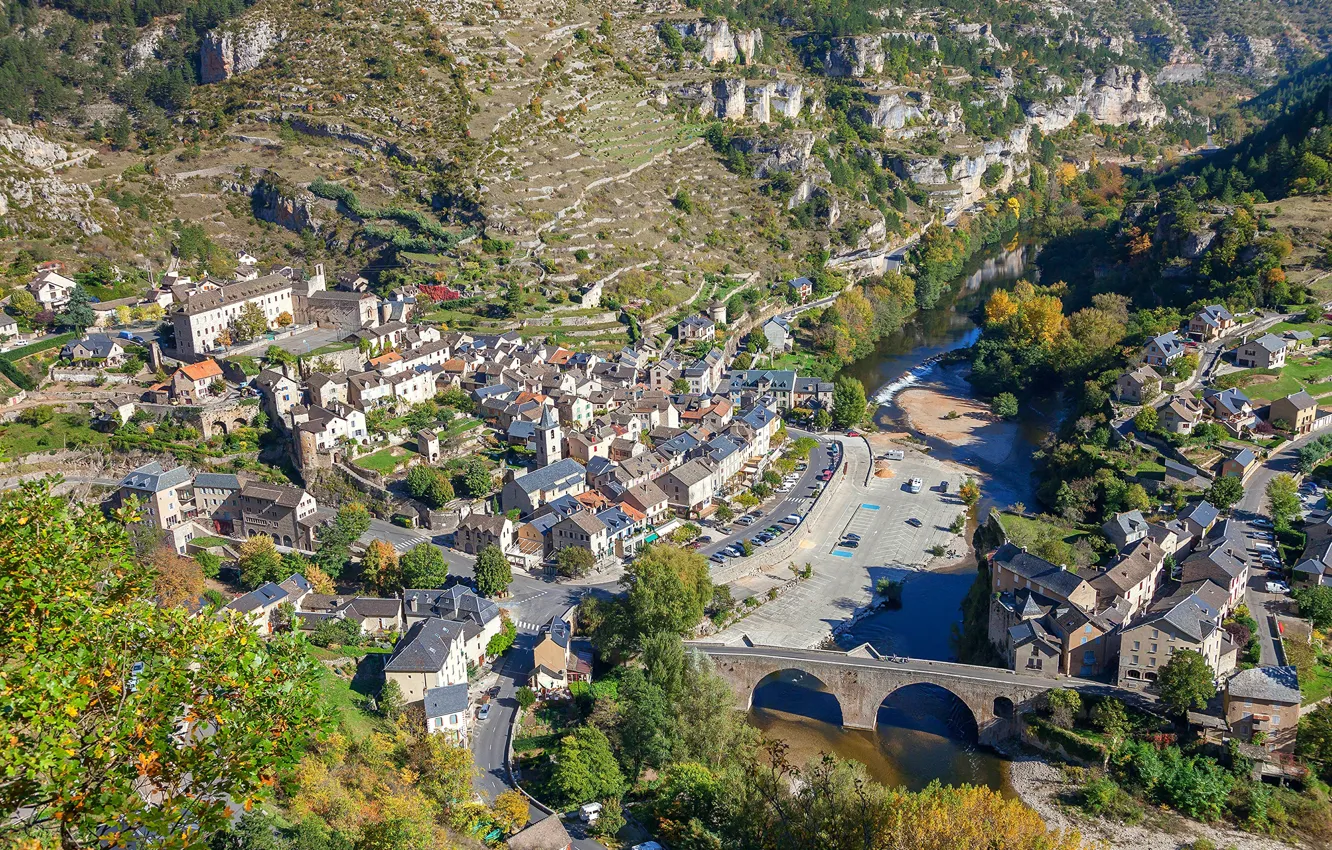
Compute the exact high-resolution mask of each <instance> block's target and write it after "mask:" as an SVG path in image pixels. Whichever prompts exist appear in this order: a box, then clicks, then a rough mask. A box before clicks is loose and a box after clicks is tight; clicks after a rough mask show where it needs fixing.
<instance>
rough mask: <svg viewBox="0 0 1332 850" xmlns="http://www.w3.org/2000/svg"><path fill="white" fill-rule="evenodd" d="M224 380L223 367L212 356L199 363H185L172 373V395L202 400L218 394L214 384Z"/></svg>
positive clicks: (178, 397)
mask: <svg viewBox="0 0 1332 850" xmlns="http://www.w3.org/2000/svg"><path fill="white" fill-rule="evenodd" d="M222 380H223V378H222V367H221V366H219V365H218V363H217V361H216V360H214V359H213V358H211V357H209V358H208V359H206V360H201V361H199V362H198V363H185V364H183V365H182V366H181V367H180V368H179V369H177V370H176V371H175V372H173V373H172V374H171V397H172V398H174V399H184V400H186V401H202V400H204V399H207V398H210V397H212V396H214V395H216V393H214V392H213V384H215V383H217V382H219V381H222Z"/></svg>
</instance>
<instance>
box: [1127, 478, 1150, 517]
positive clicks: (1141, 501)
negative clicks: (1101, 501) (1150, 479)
mask: <svg viewBox="0 0 1332 850" xmlns="http://www.w3.org/2000/svg"><path fill="white" fill-rule="evenodd" d="M1151 507H1152V498H1151V496H1149V495H1147V488H1146V487H1144V486H1142V485H1141V484H1130V485H1129V486H1128V487H1126V488H1125V489H1124V509H1125V510H1128V511H1147V510H1151Z"/></svg>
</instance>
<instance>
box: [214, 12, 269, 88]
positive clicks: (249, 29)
mask: <svg viewBox="0 0 1332 850" xmlns="http://www.w3.org/2000/svg"><path fill="white" fill-rule="evenodd" d="M285 37H286V33H285V32H284V31H282V30H280V29H279V28H278V27H277V26H276V25H274V24H273V23H272V22H271V21H267V20H264V19H262V18H260V19H258V20H253V21H248V22H246V23H243V24H240V25H238V26H228V27H225V28H222V29H216V30H211V31H210V32H209V33H208V34H207V35H205V36H204V38H203V43H202V44H200V45H199V79H200V81H201V82H204V83H218V82H222V81H223V80H226V79H229V78H231V77H233V76H235V75H236V74H243V73H245V72H246V71H253V70H254V69H255V68H258V67H259V65H260V64H261V63H263V61H264V59H265V58H266V57H267V56H268V53H269V51H270V50H272V49H273V48H274V47H276V46H277V45H278V44H279V43H280V42H281V41H282V40H283V39H284V38H285Z"/></svg>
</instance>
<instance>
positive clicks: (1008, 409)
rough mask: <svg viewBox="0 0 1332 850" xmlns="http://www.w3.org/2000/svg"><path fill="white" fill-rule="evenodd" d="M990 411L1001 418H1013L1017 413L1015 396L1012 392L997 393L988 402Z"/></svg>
mask: <svg viewBox="0 0 1332 850" xmlns="http://www.w3.org/2000/svg"><path fill="white" fill-rule="evenodd" d="M990 412H991V413H993V414H994V415H995V416H998V417H1000V418H1001V419H1015V418H1017V415H1018V400H1017V396H1015V395H1013V394H1012V393H999V395H997V396H995V397H994V401H991V402H990Z"/></svg>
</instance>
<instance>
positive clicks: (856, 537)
mask: <svg viewBox="0 0 1332 850" xmlns="http://www.w3.org/2000/svg"><path fill="white" fill-rule="evenodd" d="M844 536H845V538H846V539H847V540H859V539H860V535H859V534H856V533H855V532H854V531H851V532H847V533H846V534H845V535H844Z"/></svg>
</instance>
